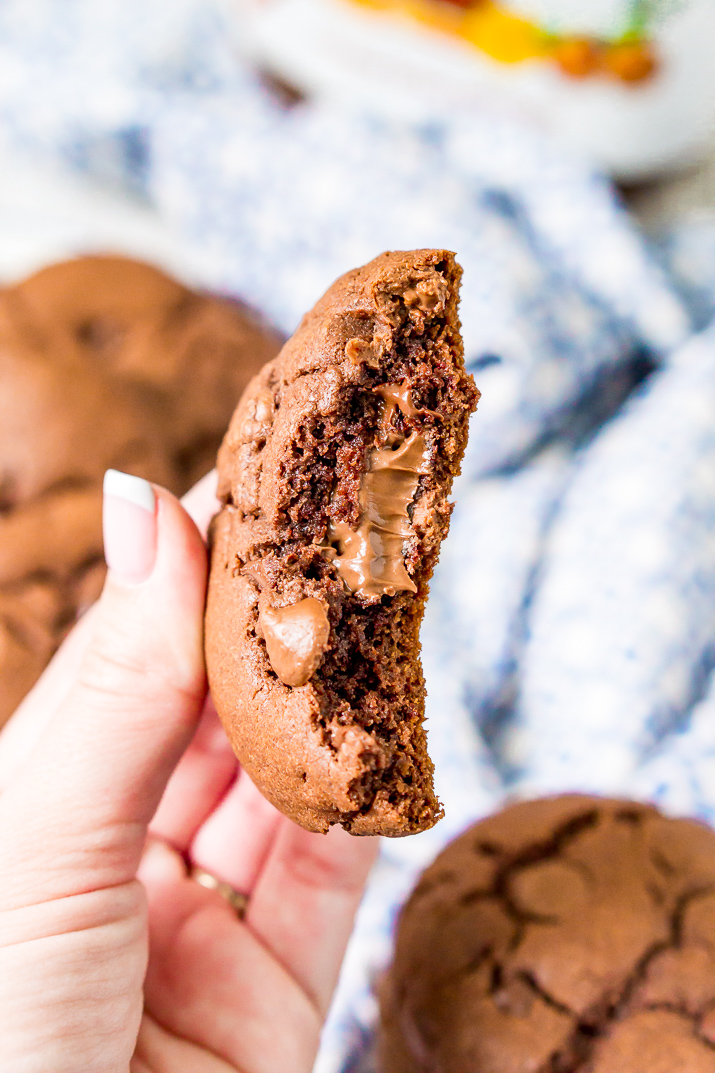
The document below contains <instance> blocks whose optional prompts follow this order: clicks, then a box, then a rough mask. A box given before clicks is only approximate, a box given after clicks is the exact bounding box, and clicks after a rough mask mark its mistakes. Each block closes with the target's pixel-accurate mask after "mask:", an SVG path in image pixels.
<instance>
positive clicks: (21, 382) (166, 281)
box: [0, 257, 280, 726]
mask: <svg viewBox="0 0 715 1073" xmlns="http://www.w3.org/2000/svg"><path fill="white" fill-rule="evenodd" d="M279 345H280V343H279V340H278V338H277V336H275V335H274V334H273V333H271V332H270V331H268V330H267V329H265V328H264V327H262V326H261V325H260V324H259V323H258V321H257V319H256V318H255V317H254V316H253V315H251V314H249V313H248V312H247V311H246V310H245V309H244V308H243V307H242V306H240V305H237V304H235V303H233V302H229V301H226V300H222V299H217V298H213V297H211V296H207V295H201V294H196V293H194V292H193V291H191V290H189V289H188V288H186V287H184V286H182V285H181V284H180V283H177V282H176V281H175V280H173V279H171V278H170V277H169V276H167V275H165V274H164V273H163V272H160V271H159V270H157V269H155V268H152V267H151V266H149V265H146V264H141V263H139V262H137V261H133V260H129V259H128V258H125V257H83V258H80V259H78V260H75V261H68V262H66V263H64V264H58V265H53V266H51V267H49V268H45V269H43V270H42V271H40V272H38V273H36V274H35V275H34V276H31V277H30V278H29V279H26V280H24V281H23V282H22V283H19V284H17V285H16V286H13V287H9V288H7V289H5V290H3V291H0V428H1V429H2V436H0V682H1V683H2V689H1V690H0V726H1V725H2V723H3V722H4V721H5V720H6V719H7V718H8V717H9V715H10V714H11V713H12V712H13V711H14V709H15V707H16V706H17V704H18V703H19V701H20V700H21V699H22V697H23V696H24V694H25V693H26V692H27V690H28V689H29V688H30V686H31V685H32V684H33V682H34V681H35V679H36V678H37V676H38V675H39V673H40V672H41V670H42V669H43V667H44V666H45V664H46V662H47V660H48V659H49V657H50V656H51V654H52V652H53V651H54V650H55V648H56V647H57V645H58V644H59V642H60V640H61V638H62V636H63V635H64V633H65V632H66V630H67V629H68V628H69V626H71V624H72V623H73V622H74V621H75V619H76V617H77V614H78V613H79V612H81V610H82V609H83V608H84V607H85V606H87V604H89V603H91V602H92V600H93V599H95V598H96V596H97V594H98V592H99V590H100V588H101V584H102V580H103V578H104V564H103V558H102V529H101V500H102V476H103V474H104V471H105V470H106V469H107V468H109V467H114V468H116V469H122V470H128V471H129V472H131V473H135V474H137V475H139V476H142V477H146V478H147V479H149V480H153V481H156V482H157V483H160V484H163V485H165V486H166V487H168V488H170V489H171V490H172V491H174V492H176V493H179V494H180V493H182V492H184V491H186V490H187V489H188V488H189V487H190V486H191V485H192V484H193V483H194V481H195V480H196V479H197V478H198V477H200V476H202V474H203V473H205V472H207V471H208V470H209V469H210V468H211V466H212V464H213V459H214V457H215V453H216V450H217V448H218V445H219V443H220V441H221V437H222V436H223V433H224V432H225V430H226V426H227V424H228V421H229V418H230V416H231V413H232V411H233V408H234V406H235V404H236V400H237V399H238V398H239V397H240V394H241V391H242V390H243V388H244V387H245V385H246V383H247V382H248V381H249V379H250V378H251V376H253V375H254V373H255V372H256V371H257V370H258V369H259V368H260V367H261V365H263V363H264V362H265V361H266V360H267V359H268V358H270V357H272V356H273V355H274V354H275V353H276V351H277V350H278V348H279Z"/></svg>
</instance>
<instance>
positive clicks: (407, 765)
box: [206, 250, 478, 835]
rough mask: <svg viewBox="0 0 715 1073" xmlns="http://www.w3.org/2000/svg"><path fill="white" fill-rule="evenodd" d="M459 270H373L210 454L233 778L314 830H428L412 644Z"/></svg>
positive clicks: (456, 397)
mask: <svg viewBox="0 0 715 1073" xmlns="http://www.w3.org/2000/svg"><path fill="white" fill-rule="evenodd" d="M460 275H461V270H460V269H459V267H458V266H457V265H456V264H455V262H454V258H453V256H452V254H450V253H448V252H446V251H444V250H418V251H414V252H410V253H386V254H383V255H382V256H380V257H378V258H376V259H375V260H374V261H372V262H371V263H370V264H368V265H366V266H365V267H364V268H361V269H358V270H356V271H353V272H349V273H348V274H347V275H345V276H343V277H342V278H341V279H339V280H338V281H337V282H336V283H335V284H333V286H332V287H331V288H330V290H329V291H328V292H327V294H326V295H325V296H324V297H323V298H322V299H321V301H320V302H318V304H317V305H316V306H315V308H314V309H313V310H312V312H310V313H309V314H308V315H307V316H306V317H304V319H303V322H302V324H301V325H300V327H299V329H298V331H297V332H296V333H295V335H294V336H293V337H292V338H291V339H290V340H289V341H288V342H287V343H286V345H285V346H284V348H283V350H282V351H281V353H280V354H279V356H278V357H277V358H276V359H275V360H274V361H273V362H271V363H270V364H269V365H267V366H266V367H265V368H264V369H263V370H262V371H261V373H260V374H259V375H258V376H257V377H255V379H254V380H253V382H252V383H251V385H249V387H248V389H247V390H246V393H245V395H244V397H243V399H242V401H241V404H240V405H239V407H238V409H237V411H236V413H235V414H234V417H233V420H232V422H231V426H230V429H229V431H228V433H227V435H226V438H225V440H224V443H223V446H222V448H221V451H220V453H219V496H220V498H221V500H222V502H223V507H222V509H221V511H220V513H219V514H218V516H217V518H216V519H215V522H214V525H213V530H212V540H213V547H212V557H211V577H210V582H209V596H208V606H207V613H206V654H207V663H208V671H209V681H210V685H211V691H212V695H213V698H214V701H215V703H216V708H217V710H218V713H219V715H220V716H221V719H222V721H223V723H224V725H225V727H226V730H227V732H228V735H229V737H230V739H231V741H232V743H233V746H234V749H235V750H236V754H237V755H238V757H239V759H240V761H241V763H242V765H243V766H244V768H245V769H246V771H247V772H248V773H249V774H250V775H251V777H252V778H253V780H254V781H255V782H256V784H257V785H258V787H259V788H260V789H261V790H262V791H263V793H264V794H265V795H266V797H268V798H269V800H271V801H272V802H273V803H274V804H275V805H276V806H277V807H278V808H280V809H281V810H282V811H283V812H284V813H285V814H286V815H288V816H290V817H291V818H292V819H294V820H295V821H296V822H297V823H300V824H302V825H303V826H304V827H306V828H308V829H309V830H314V831H326V830H327V829H328V827H329V826H330V825H331V824H335V823H341V824H342V825H343V826H344V827H345V828H346V829H347V830H348V831H350V832H352V833H353V834H386V835H405V834H411V833H413V832H415V831H420V830H423V829H425V828H427V827H430V826H432V824H434V823H435V822H436V821H437V820H438V819H439V817H440V815H441V808H440V805H439V802H438V801H437V799H436V797H435V794H434V790H433V786H432V763H431V761H430V759H429V756H428V753H427V748H426V740H425V732H424V728H423V719H424V697H425V690H424V681H423V678H422V670H421V666H420V661H419V627H420V622H421V619H422V614H423V611H424V605H425V600H426V597H427V589H428V581H429V578H430V576H431V574H432V571H433V569H434V566H435V563H436V561H437V555H438V552H439V547H440V544H441V541H442V540H443V538H444V536H445V535H446V533H447V529H448V525H449V516H450V511H451V506H450V504H449V503H448V499H447V497H448V495H449V492H450V489H451V486H452V481H453V479H454V477H455V475H456V474H457V473H458V472H459V466H460V462H461V459H462V455H463V453H464V449H465V446H466V442H467V428H468V422H469V416H470V414H471V412H472V411H473V410H474V408H475V406H476V402H477V398H478V392H477V391H476V388H475V387H474V384H473V383H472V380H471V377H469V376H468V375H467V373H466V372H465V370H464V360H463V353H462V342H461V337H460V334H459V321H458V319H457V302H458V293H457V292H458V285H459V279H460Z"/></svg>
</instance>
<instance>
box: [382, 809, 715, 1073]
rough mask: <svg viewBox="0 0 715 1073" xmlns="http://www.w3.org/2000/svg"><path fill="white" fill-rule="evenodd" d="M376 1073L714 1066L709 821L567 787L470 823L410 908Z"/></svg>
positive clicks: (677, 1072) (386, 993) (712, 840)
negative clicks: (551, 795) (568, 790)
mask: <svg viewBox="0 0 715 1073" xmlns="http://www.w3.org/2000/svg"><path fill="white" fill-rule="evenodd" d="M380 1070H381V1073H715V832H713V831H712V830H711V829H710V828H709V827H706V826H705V825H704V824H701V823H697V822H695V821H693V820H674V819H668V818H666V817H665V816H663V815H661V814H660V813H659V812H657V811H656V810H655V809H654V808H651V807H648V806H645V805H641V804H636V803H633V802H630V801H618V800H609V799H602V798H597V797H585V796H576V795H568V796H563V797H555V798H545V799H542V800H537V801H530V802H527V803H522V804H517V805H512V806H511V807H509V808H506V809H504V811H503V812H500V813H498V814H497V815H495V816H491V817H489V818H488V819H485V820H482V821H481V822H480V823H477V824H475V825H474V826H473V827H471V828H470V829H469V830H468V831H467V832H466V833H465V834H463V835H462V836H461V837H460V838H458V839H456V841H454V842H453V843H452V844H451V845H449V846H448V847H447V848H446V849H445V850H444V851H443V852H442V853H441V854H440V855H439V857H438V858H437V859H436V860H435V861H434V863H433V864H432V865H431V866H430V868H428V869H427V871H426V872H424V874H423V875H422V877H421V879H420V882H419V884H418V886H417V888H416V890H415V891H414V893H413V894H412V896H411V898H410V899H409V901H408V902H407V904H406V906H405V907H404V909H403V911H402V915H401V918H400V921H399V927H398V932H397V940H396V949H395V956H394V963H393V965H392V968H391V970H390V972H389V974H388V976H387V978H386V980H385V983H384V987H383V994H382V1031H381V1065H380Z"/></svg>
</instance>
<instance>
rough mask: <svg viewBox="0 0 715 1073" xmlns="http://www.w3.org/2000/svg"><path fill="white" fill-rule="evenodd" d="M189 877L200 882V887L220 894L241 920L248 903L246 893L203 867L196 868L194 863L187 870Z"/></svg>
mask: <svg viewBox="0 0 715 1073" xmlns="http://www.w3.org/2000/svg"><path fill="white" fill-rule="evenodd" d="M189 879H193V880H194V882H195V883H200V884H201V886H202V887H206V889H207V890H215V891H216V893H217V894H220V895H221V897H222V898H224V899H225V900H226V901H227V902H228V904H229V905H230V906H231V908H232V909H233V910H235V912H236V916H237V917H238V919H239V920H243V917H244V916H245V914H246V906H247V905H248V895H247V894H242V893H241V892H240V891H238V890H234V888H233V887H232V886H231V884H230V883H224V881H223V880H222V879H218V878H217V877H216V876H214V875H211V873H210V872H207V871H206V869H205V868H198V867H197V866H196V865H194V866H193V867H192V868H191V870H190V872H189Z"/></svg>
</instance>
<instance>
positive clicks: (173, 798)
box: [0, 477, 374, 1073]
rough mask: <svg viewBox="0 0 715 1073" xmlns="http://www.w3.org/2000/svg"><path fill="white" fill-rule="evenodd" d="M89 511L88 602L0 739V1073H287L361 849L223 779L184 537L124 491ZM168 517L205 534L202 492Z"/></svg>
mask: <svg viewBox="0 0 715 1073" xmlns="http://www.w3.org/2000/svg"><path fill="white" fill-rule="evenodd" d="M108 491H109V493H110V494H108V495H107V496H106V497H105V546H106V552H107V559H108V562H109V565H110V571H109V575H108V578H107V583H106V585H105V589H104V592H103V594H102V597H101V599H100V601H99V603H98V604H97V605H95V607H94V608H93V609H92V610H91V611H90V612H89V613H88V614H87V615H86V616H85V618H84V619H83V620H82V622H81V623H80V624H79V626H78V627H77V628H76V629H75V630H74V631H73V633H72V635H70V637H69V638H68V640H67V642H66V643H65V645H64V646H63V647H62V649H61V650H60V651H59V652H58V654H57V656H56V657H55V659H54V660H53V662H52V664H51V665H50V666H49V667H48V669H47V671H46V673H45V675H44V676H43V678H42V679H41V680H40V681H39V682H38V684H37V686H36V687H35V689H34V690H33V691H32V693H31V694H30V695H29V696H28V697H27V698H26V700H25V701H24V702H23V704H22V705H21V707H20V709H19V710H18V712H17V714H16V715H15V716H14V717H13V719H12V720H11V722H10V724H9V725H8V727H7V728H6V730H5V731H4V732H3V734H2V735H0V788H1V789H2V793H1V795H0V1054H2V1060H1V1062H0V1064H1V1066H2V1069H3V1073H110V1071H111V1073H126V1071H128V1070H131V1073H228V1071H230V1070H240V1071H241V1073H302V1071H305V1073H308V1071H309V1070H310V1069H311V1067H312V1064H313V1060H314V1057H315V1053H316V1049H317V1044H318V1038H319V1033H320V1028H321V1024H322V1020H323V1018H324V1015H325V1012H326V1009H327V1006H328V1003H329V1001H330V997H331V994H332V990H333V987H334V984H335V980H336V977H337V973H338V970H339V966H340V961H341V958H342V955H343V951H344V948H345V944H346V942H347V938H348V935H349V932H350V928H351V925H352V919H353V916H354V913H355V910H356V908H357V905H358V902H359V899H360V896H361V892H362V888H363V884H364V881H365V878H366V876H367V872H368V870H369V867H370V864H371V862H372V859H373V855H374V847H373V845H372V840H365V839H355V838H351V837H350V836H349V835H346V834H345V833H344V832H343V831H341V830H336V829H333V830H331V832H330V833H329V834H328V835H325V836H323V835H313V834H308V833H307V832H305V831H303V830H301V829H300V828H298V827H296V826H294V825H293V824H292V823H291V822H290V821H288V820H287V819H285V818H284V817H282V816H281V815H279V813H277V812H276V811H275V810H274V809H273V808H272V807H271V806H270V805H269V804H268V803H267V802H266V801H265V800H264V799H263V798H262V797H261V796H260V795H259V794H258V792H257V791H256V790H255V788H254V787H253V785H252V784H251V782H250V780H249V779H248V778H247V777H246V776H245V775H240V774H239V772H238V768H237V764H236V761H235V759H234V757H233V754H232V752H231V750H230V747H229V745H228V742H227V741H226V739H225V737H224V735H223V732H222V730H221V728H220V726H219V724H218V720H217V718H216V715H215V713H214V712H213V709H212V707H211V704H210V701H207V698H206V685H205V676H204V664H203V654H202V618H203V607H204V598H205V587H206V551H205V547H204V544H203V541H202V539H201V535H200V533H199V530H198V529H197V527H196V525H195V524H194V522H193V521H192V520H191V518H190V517H189V515H188V514H187V513H186V511H185V510H184V509H183V508H182V507H181V505H180V504H179V503H178V502H177V501H176V500H175V499H174V498H173V497H172V496H170V495H169V494H168V493H167V492H165V491H163V490H161V489H156V490H155V493H154V494H152V489H151V487H150V486H149V485H147V484H146V482H138V481H137V480H136V479H131V480H129V481H127V480H126V479H125V480H122V479H121V478H119V477H115V478H110V484H109V486H108ZM189 498H190V499H191V500H192V503H191V507H190V509H191V510H192V513H193V514H194V516H195V517H196V518H197V520H199V522H200V524H201V523H203V525H204V526H205V524H206V522H207V521H208V517H210V514H211V513H212V511H213V509H214V504H215V500H214V497H213V490H212V485H211V481H210V480H209V481H208V483H207V482H202V485H200V486H197V489H195V490H194V493H192V494H190V497H189ZM153 504H154V505H153ZM152 506H153V509H152ZM150 824H151V829H152V834H151V835H150V837H149V840H148V841H147V831H148V828H149V826H150ZM186 860H188V861H189V862H191V864H194V865H196V866H198V867H200V868H201V869H204V870H206V871H207V872H209V873H211V874H213V875H215V876H217V877H218V878H220V879H221V880H223V881H225V882H227V883H229V884H230V885H231V886H232V887H234V888H235V889H236V890H238V891H240V892H243V893H245V894H246V895H247V896H248V902H247V908H246V912H245V917H244V919H243V920H239V919H238V917H237V914H236V912H235V911H234V910H233V909H232V908H231V906H230V905H229V904H228V902H227V901H225V900H224V899H223V898H222V897H221V896H220V895H219V894H218V893H216V892H215V891H212V890H209V889H206V888H205V887H203V886H201V885H199V883H197V882H195V881H194V880H193V879H191V878H190V877H189V875H188V874H187V868H186V865H185V861H186Z"/></svg>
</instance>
